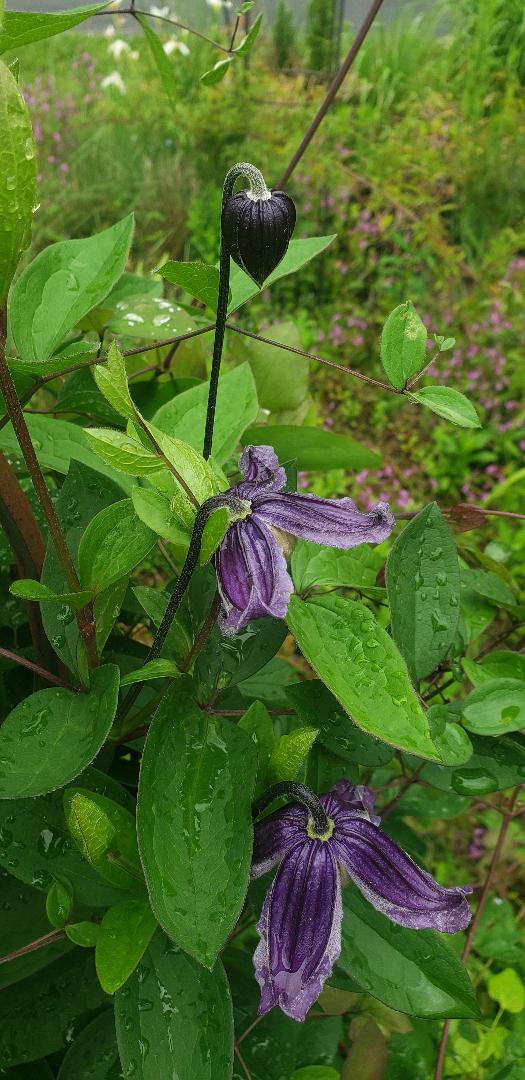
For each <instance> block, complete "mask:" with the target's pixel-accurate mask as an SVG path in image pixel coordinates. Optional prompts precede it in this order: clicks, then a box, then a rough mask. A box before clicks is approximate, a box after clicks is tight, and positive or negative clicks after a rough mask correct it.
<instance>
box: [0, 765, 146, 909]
mask: <svg viewBox="0 0 525 1080" xmlns="http://www.w3.org/2000/svg"><path fill="white" fill-rule="evenodd" d="M82 784H83V786H84V788H89V789H90V790H91V791H97V792H99V793H100V794H102V795H109V796H111V798H112V799H114V800H119V801H120V802H122V804H123V805H124V806H127V807H128V808H129V804H130V796H129V795H128V794H127V792H126V791H125V790H124V789H123V788H121V787H120V785H119V784H117V783H116V782H115V781H114V780H111V779H110V778H109V777H108V776H106V775H105V774H104V773H99V772H98V771H97V770H96V769H93V768H89V769H87V770H86V772H85V773H83V774H82ZM62 795H63V793H62V792H61V791H56V792H52V793H51V794H50V795H42V796H41V797H40V798H38V799H16V800H12V801H9V802H8V801H7V800H4V801H2V802H0V864H1V865H2V866H3V867H5V869H7V870H8V871H9V873H10V874H13V875H14V877H16V878H19V879H20V880H21V881H23V882H25V883H26V884H28V885H32V886H34V888H36V889H44V890H45V891H46V892H47V890H48V889H49V888H50V886H51V885H52V884H53V880H54V878H55V877H58V878H64V879H65V880H67V881H69V882H71V884H72V886H73V890H74V895H75V898H76V899H77V900H78V901H79V902H80V903H83V904H89V905H91V906H93V907H107V906H108V904H113V903H116V901H117V900H120V899H121V898H122V893H121V892H119V891H118V890H117V889H114V888H112V887H111V886H110V885H108V884H107V883H106V882H105V881H103V880H102V879H101V878H100V876H99V874H98V873H97V872H96V871H95V870H94V869H92V867H91V866H90V865H89V864H88V863H87V862H86V861H85V860H84V859H83V858H82V856H81V855H80V853H79V851H78V850H77V848H76V847H75V845H74V843H73V841H72V839H71V837H70V835H69V830H68V828H67V825H66V821H65V817H64V811H63V806H62ZM131 805H133V804H132V800H131Z"/></svg>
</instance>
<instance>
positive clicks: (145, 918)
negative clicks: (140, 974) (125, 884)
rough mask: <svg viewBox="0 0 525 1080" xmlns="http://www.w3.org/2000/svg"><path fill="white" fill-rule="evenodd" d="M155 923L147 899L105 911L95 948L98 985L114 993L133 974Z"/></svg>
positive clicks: (150, 937)
mask: <svg viewBox="0 0 525 1080" xmlns="http://www.w3.org/2000/svg"><path fill="white" fill-rule="evenodd" d="M156 927H157V923H156V920H155V917H154V916H153V915H152V913H151V908H150V906H149V903H148V901H147V899H146V900H139V899H135V898H132V899H129V900H121V901H120V903H118V904H114V906H113V907H110V909H109V911H106V914H105V915H104V918H103V919H102V922H101V924H100V932H99V934H98V937H97V944H96V949H95V966H96V969H97V975H98V977H99V980H100V985H101V986H102V988H103V990H105V991H106V993H107V994H114V993H115V991H116V990H120V987H121V986H123V985H124V983H125V982H126V980H127V979H129V977H130V975H131V974H132V973H133V972H134V970H135V968H136V966H137V964H138V963H139V961H140V960H142V957H143V955H144V953H145V951H146V949H147V947H148V945H149V943H150V941H151V939H152V937H153V934H154V933H155V930H156Z"/></svg>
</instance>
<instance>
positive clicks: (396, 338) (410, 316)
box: [381, 300, 427, 390]
mask: <svg viewBox="0 0 525 1080" xmlns="http://www.w3.org/2000/svg"><path fill="white" fill-rule="evenodd" d="M426 341H427V332H426V329H425V327H424V325H423V323H422V322H421V319H420V318H419V315H418V313H417V311H416V309H415V307H414V305H413V304H412V303H411V301H410V300H407V301H406V302H405V303H404V304H399V306H398V307H396V308H394V310H393V311H392V312H391V313H390V315H389V316H388V319H387V320H386V323H385V325H384V327H383V333H382V334H381V363H382V365H383V367H384V369H385V371H386V374H387V375H388V378H389V381H390V382H391V383H392V386H395V387H397V389H398V390H400V389H401V388H402V387H403V386H404V385H405V383H407V382H408V380H409V379H411V378H412V376H413V375H416V374H417V372H418V371H420V369H421V368H422V367H423V365H424V363H425V347H426Z"/></svg>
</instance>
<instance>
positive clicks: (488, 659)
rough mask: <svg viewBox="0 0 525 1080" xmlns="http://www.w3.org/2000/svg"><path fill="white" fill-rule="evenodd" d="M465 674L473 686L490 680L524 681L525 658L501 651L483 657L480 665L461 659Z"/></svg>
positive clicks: (518, 654) (517, 654)
mask: <svg viewBox="0 0 525 1080" xmlns="http://www.w3.org/2000/svg"><path fill="white" fill-rule="evenodd" d="M461 663H462V665H463V667H464V669H465V672H466V674H467V676H468V678H469V679H470V682H471V683H472V684H473V685H474V686H479V685H480V684H481V683H484V682H489V680H490V679H523V680H525V656H522V655H521V654H520V653H514V652H509V651H507V650H505V649H502V650H501V651H499V652H493V653H489V655H488V656H485V657H483V661H482V662H481V663H477V664H476V663H474V661H473V660H468V659H463V660H462V661H461Z"/></svg>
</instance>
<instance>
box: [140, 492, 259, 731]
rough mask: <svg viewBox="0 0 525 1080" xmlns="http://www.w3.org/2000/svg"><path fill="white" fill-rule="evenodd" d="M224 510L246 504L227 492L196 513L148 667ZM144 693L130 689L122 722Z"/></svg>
mask: <svg viewBox="0 0 525 1080" xmlns="http://www.w3.org/2000/svg"><path fill="white" fill-rule="evenodd" d="M222 507H227V508H228V509H229V510H231V511H233V512H234V513H235V511H236V510H241V511H243V510H244V504H242V505H241V500H240V499H236V498H235V496H232V495H230V494H229V493H228V492H226V493H225V494H223V495H212V497H211V499H207V500H206V502H203V503H202V506H200V507H199V509H198V510H197V513H196V515H195V522H194V525H193V532H192V534H191V539H190V545H189V548H188V552H187V555H186V558H185V560H184V565H183V567H182V570H181V572H180V577H179V578H178V580H177V583H176V585H175V588H174V590H173V592H172V594H171V596H170V600H169V603H168V606H167V608H166V611H165V612H164V617H163V619H162V622H161V624H160V626H159V628H158V630H157V633H156V634H155V637H154V639H153V644H152V646H151V648H150V650H149V652H148V655H147V656H146V659H145V661H144V663H145V664H147V663H149V662H150V660H155V659H156V658H157V657H158V656H159V655H160V653H161V651H162V647H163V645H164V642H165V641H166V638H167V636H168V633H169V630H170V627H171V624H172V622H173V620H174V618H175V616H176V614H177V611H178V610H179V607H180V605H181V603H182V600H183V597H184V593H185V592H186V589H187V588H188V585H189V583H190V581H191V576H192V574H193V571H194V570H195V568H196V566H197V563H198V561H199V555H200V550H201V544H202V534H203V532H204V526H205V525H206V522H207V520H208V518H209V517H210V515H211V514H213V513H214V511H215V510H219V509H221V508H222ZM141 690H142V684H141V683H136V684H135V685H134V686H132V687H131V689H130V690H129V692H128V694H127V695H126V697H125V698H124V701H123V702H122V705H121V707H120V709H119V720H123V719H124V717H125V716H127V714H128V712H129V710H130V709H131V707H132V705H133V704H134V702H135V701H136V700H137V698H138V696H139V694H140V691H141Z"/></svg>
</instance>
